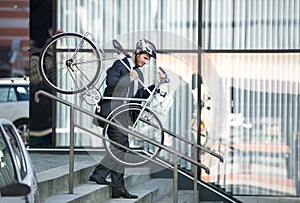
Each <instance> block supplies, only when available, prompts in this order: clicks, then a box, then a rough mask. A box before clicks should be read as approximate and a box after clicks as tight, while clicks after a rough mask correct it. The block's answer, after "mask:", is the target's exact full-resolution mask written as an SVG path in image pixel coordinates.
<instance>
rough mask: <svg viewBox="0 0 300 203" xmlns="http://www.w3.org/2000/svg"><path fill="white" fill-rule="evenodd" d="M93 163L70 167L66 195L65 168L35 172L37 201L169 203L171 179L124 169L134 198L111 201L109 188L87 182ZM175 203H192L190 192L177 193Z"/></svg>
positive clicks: (144, 170) (126, 182)
mask: <svg viewBox="0 0 300 203" xmlns="http://www.w3.org/2000/svg"><path fill="white" fill-rule="evenodd" d="M96 165H97V162H96V161H95V160H92V159H87V160H84V161H77V162H75V164H74V192H73V194H69V184H68V181H69V174H68V170H69V165H64V166H59V167H55V168H51V169H48V170H45V171H41V172H38V173H37V178H38V185H39V190H40V199H41V202H49V203H51V202H53V203H59V202H62V203H65V202H104V203H114V202H145V203H151V202H160V203H163V202H173V194H172V192H173V180H172V178H152V177H151V173H150V170H151V169H150V168H127V169H126V172H125V174H132V175H126V177H125V184H126V187H127V189H128V191H129V192H131V193H133V194H137V195H138V196H139V198H138V199H133V200H130V199H112V198H110V187H109V186H106V185H98V184H96V183H93V182H89V181H88V179H89V176H90V174H91V172H92V171H93V169H94V167H95V166H96ZM178 197H179V198H178V202H193V191H192V190H180V191H179V192H178Z"/></svg>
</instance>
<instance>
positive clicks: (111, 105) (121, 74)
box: [100, 58, 154, 117]
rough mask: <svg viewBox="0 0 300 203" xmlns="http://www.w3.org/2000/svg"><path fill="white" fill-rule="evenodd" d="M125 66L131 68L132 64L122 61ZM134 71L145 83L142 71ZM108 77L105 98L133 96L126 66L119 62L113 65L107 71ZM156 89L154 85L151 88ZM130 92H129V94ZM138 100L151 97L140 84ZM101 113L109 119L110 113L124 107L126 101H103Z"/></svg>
mask: <svg viewBox="0 0 300 203" xmlns="http://www.w3.org/2000/svg"><path fill="white" fill-rule="evenodd" d="M122 60H123V62H125V64H127V65H128V67H130V64H129V62H128V60H127V58H124V59H122ZM134 70H136V71H137V73H138V75H139V79H140V80H141V81H142V82H144V76H143V73H142V72H141V70H140V69H139V68H138V67H135V68H134ZM106 73H107V77H106V88H105V90H104V96H105V97H126V96H127V95H132V92H130V91H132V90H131V89H130V85H131V83H133V82H131V81H130V76H129V74H128V73H129V70H128V69H127V68H126V67H125V65H124V64H123V63H122V62H121V61H120V60H117V61H115V62H114V63H113V65H112V66H111V67H110V68H109V69H108V70H107V72H106ZM153 88H154V85H151V86H150V87H149V89H150V90H152V89H153ZM128 91H129V92H128ZM135 97H136V98H147V97H149V93H148V92H147V91H146V90H145V89H144V87H143V86H142V85H141V84H140V83H138V91H137V93H136V95H135ZM101 102H102V103H101V113H100V115H101V116H103V117H107V116H108V115H109V113H110V112H111V111H112V110H114V109H115V108H117V107H118V106H120V105H122V104H123V103H124V101H122V100H121V101H120V100H118V101H116V100H103V101H101Z"/></svg>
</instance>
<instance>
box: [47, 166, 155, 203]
mask: <svg viewBox="0 0 300 203" xmlns="http://www.w3.org/2000/svg"><path fill="white" fill-rule="evenodd" d="M93 168H94V167H93ZM126 174H129V175H126V176H125V178H124V180H125V185H126V187H127V188H131V187H133V186H136V185H140V184H142V183H144V182H147V181H148V180H149V179H150V174H149V169H148V168H138V169H126ZM89 175H90V173H89V174H88V176H86V180H88V177H89ZM81 179H82V177H81ZM85 182H86V181H85ZM109 199H110V187H109V186H106V185H98V184H96V183H93V182H88V183H87V182H86V183H82V184H77V185H76V186H75V187H74V193H73V194H69V190H68V189H65V190H61V191H59V192H57V193H56V194H52V195H51V196H49V197H48V198H44V199H43V200H42V202H47V203H52V202H53V203H59V202H61V203H66V202H105V201H107V200H109Z"/></svg>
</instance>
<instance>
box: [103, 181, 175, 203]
mask: <svg viewBox="0 0 300 203" xmlns="http://www.w3.org/2000/svg"><path fill="white" fill-rule="evenodd" d="M128 191H129V192H130V193H132V194H135V195H138V196H139V198H138V199H124V198H118V199H112V198H110V199H109V200H107V201H104V202H103V203H118V202H119V203H120V202H122V203H154V202H156V201H157V200H158V199H160V198H162V197H163V196H165V195H166V194H168V193H170V192H171V191H173V181H172V180H171V179H168V178H155V179H150V180H148V181H147V182H144V183H142V184H139V185H136V186H134V187H131V188H128Z"/></svg>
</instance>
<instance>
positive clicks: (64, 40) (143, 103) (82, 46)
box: [39, 32, 170, 166]
mask: <svg viewBox="0 0 300 203" xmlns="http://www.w3.org/2000/svg"><path fill="white" fill-rule="evenodd" d="M88 36H92V35H91V34H90V33H85V34H79V33H63V32H62V33H58V34H55V35H54V36H53V37H52V38H51V39H50V40H49V41H48V42H47V43H46V45H45V46H44V48H43V50H42V52H41V54H40V62H39V63H40V73H41V76H42V78H43V79H44V81H45V83H46V85H48V86H49V87H50V88H52V89H54V90H56V91H57V92H60V93H62V94H78V93H80V94H81V98H83V99H84V100H85V101H86V102H87V103H88V104H90V105H96V109H99V108H100V106H99V105H98V103H99V101H101V100H102V99H110V100H122V101H125V102H127V103H125V104H123V105H121V106H119V107H117V108H116V109H114V110H113V111H112V112H111V113H110V114H109V115H108V116H107V117H106V119H108V120H109V121H111V122H114V123H117V124H118V125H121V126H123V127H126V128H127V129H130V130H131V131H132V132H139V133H142V134H143V135H144V136H146V139H151V140H155V141H156V142H158V143H160V144H163V143H164V131H163V126H162V123H161V121H160V119H159V118H158V116H157V115H156V113H155V112H154V111H153V110H152V109H151V107H150V106H149V104H150V103H151V101H152V100H153V98H154V95H155V93H157V91H158V89H159V87H160V86H161V85H162V84H164V83H169V82H170V80H169V78H168V76H167V74H166V72H165V71H164V70H163V69H162V68H161V67H160V68H159V69H160V71H161V72H162V73H163V74H164V75H165V77H164V78H163V79H161V80H159V81H157V82H156V83H155V88H154V89H153V90H152V91H150V90H149V89H148V88H147V87H146V86H145V85H144V84H143V83H142V82H141V81H140V80H138V81H139V82H140V83H141V84H142V85H143V87H144V88H145V89H146V90H147V91H148V92H149V94H150V96H149V97H148V98H147V99H142V98H141V99H140V98H123V97H104V96H103V95H102V94H101V92H100V89H101V86H102V85H103V84H104V81H105V79H106V78H105V77H102V74H103V70H102V61H103V60H107V59H105V58H102V54H103V53H104V51H103V50H102V49H99V48H97V46H96V45H95V43H94V42H93V40H91V39H89V38H88ZM113 47H114V49H115V51H116V53H115V56H114V57H113V58H108V59H109V60H112V59H115V60H120V61H121V62H123V61H122V60H121V59H122V58H121V55H125V56H129V54H128V52H126V51H125V50H124V49H123V47H122V46H121V45H120V43H119V42H118V41H117V40H113ZM124 65H125V66H126V67H127V68H128V71H131V69H130V68H129V67H128V66H127V65H126V64H125V63H124ZM99 78H102V80H101V81H100V87H98V88H97V87H96V83H98V80H99ZM161 96H166V93H165V92H161ZM132 101H133V102H136V103H131V102H132ZM133 117H134V118H133ZM109 127H110V125H109V124H106V125H105V126H104V127H103V136H104V138H105V139H104V142H103V143H104V147H105V148H106V151H107V152H108V153H109V154H110V155H111V156H112V157H113V158H114V159H115V160H116V161H118V162H119V163H121V164H124V165H126V166H140V165H143V164H145V163H147V162H148V161H149V159H154V158H155V157H156V156H157V155H158V154H159V152H160V150H161V149H160V148H159V147H157V146H155V145H153V144H150V143H148V142H147V141H146V139H145V140H140V139H137V138H135V137H134V136H133V135H129V134H128V138H129V140H130V143H134V145H135V148H131V149H132V150H134V151H135V152H138V153H142V154H143V155H144V156H146V157H148V158H143V157H140V156H137V155H136V153H130V151H129V152H128V153H127V154H126V155H127V156H126V157H125V159H121V158H119V157H117V156H116V155H115V154H114V153H113V152H112V148H114V147H115V145H114V144H113V143H111V142H110V141H108V139H109V138H108V134H107V130H108V129H109Z"/></svg>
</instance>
